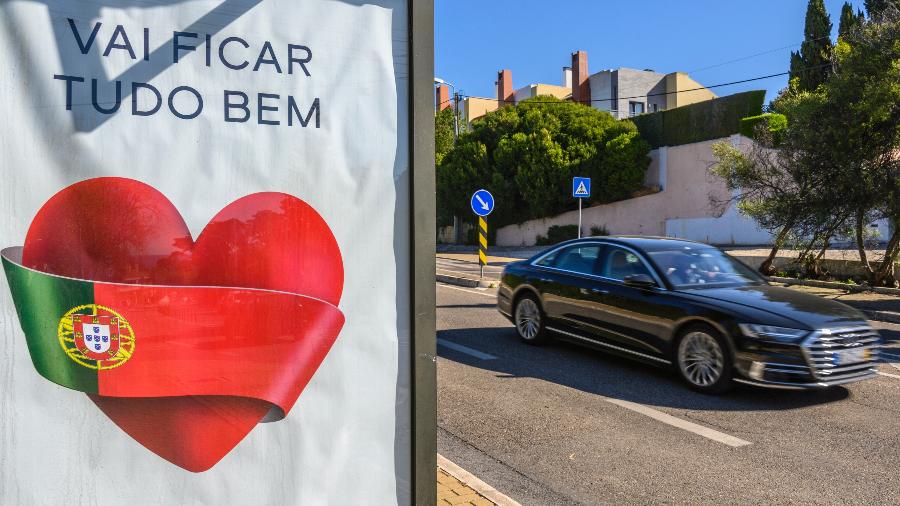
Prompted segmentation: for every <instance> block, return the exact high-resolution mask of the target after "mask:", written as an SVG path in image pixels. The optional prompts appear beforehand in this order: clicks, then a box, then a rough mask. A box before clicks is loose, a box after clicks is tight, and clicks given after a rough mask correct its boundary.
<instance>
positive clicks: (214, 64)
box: [0, 0, 411, 505]
mask: <svg viewBox="0 0 900 506" xmlns="http://www.w3.org/2000/svg"><path fill="white" fill-rule="evenodd" d="M406 9H407V5H406V1H405V0H402V1H401V0H377V1H375V0H373V1H362V0H224V1H222V0H150V1H147V0H140V1H139V0H107V1H90V0H77V1H75V0H8V1H7V0H4V1H3V2H2V3H0V61H2V62H3V66H4V71H3V72H2V73H0V104H2V115H3V121H2V123H0V132H2V134H0V167H2V171H3V176H4V177H3V185H2V187H0V207H2V213H0V241H2V244H0V247H2V248H3V266H4V271H5V275H6V280H5V285H6V286H5V287H4V288H3V289H2V292H0V371H2V373H0V449H2V457H0V503H3V504H305V505H309V504H397V503H399V504H408V503H409V502H410V500H411V499H410V498H411V495H410V494H411V492H410V490H409V488H410V483H409V476H410V462H409V459H410V442H409V437H410V436H409V426H410V420H409V417H410V406H409V402H408V397H409V377H408V363H407V361H408V352H407V350H408V346H409V337H410V335H409V317H410V316H409V307H408V305H409V300H408V298H407V296H405V295H404V294H405V293H406V291H405V287H407V286H408V285H409V265H410V259H409V239H408V230H409V210H408V205H409V202H408V198H407V196H408V194H409V190H408V180H407V177H408V165H409V146H408V138H409V135H408V125H407V123H408V112H407V111H408V89H407V88H408V75H407V72H408V62H407V36H408V34H407V31H408V29H407V26H408V25H407V15H408V14H407V10H406Z"/></svg>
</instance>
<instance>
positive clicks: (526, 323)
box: [514, 295, 547, 344]
mask: <svg viewBox="0 0 900 506" xmlns="http://www.w3.org/2000/svg"><path fill="white" fill-rule="evenodd" d="M514 314H515V324H516V332H518V333H519V337H521V338H522V340H523V341H525V342H526V343H529V344H540V343H543V342H545V341H546V340H547V331H546V328H545V325H544V321H545V318H544V312H543V310H541V305H540V303H539V302H538V301H537V298H536V297H534V296H533V295H525V296H523V297H522V298H520V299H519V300H518V301H517V302H516V308H515V311H514Z"/></svg>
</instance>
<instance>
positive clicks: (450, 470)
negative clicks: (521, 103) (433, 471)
mask: <svg viewBox="0 0 900 506" xmlns="http://www.w3.org/2000/svg"><path fill="white" fill-rule="evenodd" d="M437 465H438V467H440V468H441V469H443V470H444V471H446V472H447V474H449V475H450V476H452V477H454V478H456V479H457V480H459V481H461V482H463V483H465V484H466V485H468V486H469V488H471V489H472V490H474V491H476V492H478V493H479V494H481V495H483V496H484V497H486V498H488V500H490V501H493V502H494V504H497V505H498V506H522V505H521V504H519V503H518V502H516V501H514V500H513V499H510V498H509V497H508V496H506V495H504V494H503V493H502V492H499V491H498V490H497V489H495V488H494V487H492V486H490V485H488V484H487V483H485V482H483V481H481V480H479V479H478V477H477V476H475V475H473V474H472V473H470V472H468V471H466V470H465V469H463V468H461V467H459V466H458V465H456V464H454V463H453V462H450V461H449V460H447V458H445V457H444V456H443V455H441V454H440V453H438V455H437Z"/></svg>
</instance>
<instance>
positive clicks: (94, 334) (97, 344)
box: [81, 323, 112, 353]
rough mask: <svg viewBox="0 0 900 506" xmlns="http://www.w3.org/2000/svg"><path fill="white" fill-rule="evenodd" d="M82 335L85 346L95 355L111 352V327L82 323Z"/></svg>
mask: <svg viewBox="0 0 900 506" xmlns="http://www.w3.org/2000/svg"><path fill="white" fill-rule="evenodd" d="M81 328H82V333H83V337H82V339H84V346H85V347H86V348H87V349H88V350H90V351H92V352H94V353H105V352H107V351H109V346H110V341H111V337H112V335H111V333H110V331H109V325H102V324H99V323H82V324H81Z"/></svg>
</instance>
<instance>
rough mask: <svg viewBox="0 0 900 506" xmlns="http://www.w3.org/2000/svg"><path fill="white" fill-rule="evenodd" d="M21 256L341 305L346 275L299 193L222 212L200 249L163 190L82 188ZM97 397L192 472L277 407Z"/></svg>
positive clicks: (156, 280)
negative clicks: (270, 292) (300, 296)
mask: <svg viewBox="0 0 900 506" xmlns="http://www.w3.org/2000/svg"><path fill="white" fill-rule="evenodd" d="M22 261H23V264H24V265H25V266H27V267H30V268H32V269H36V270H40V271H44V272H48V273H52V274H57V275H61V276H66V277H72V278H78V279H86V280H91V281H106V282H114V283H133V284H142V285H178V286H217V287H238V288H256V289H265V290H273V291H279V292H287V293H291V294H301V295H305V296H308V297H312V298H316V299H319V300H322V301H325V302H327V303H329V304H332V305H334V306H337V304H338V303H339V301H340V297H341V291H342V289H343V277H344V272H343V264H342V261H341V255H340V250H339V248H338V245H337V242H336V241H335V239H334V236H333V235H332V233H331V229H330V228H329V227H328V225H327V223H325V221H324V220H323V219H322V218H321V216H319V215H318V213H316V211H315V210H314V209H313V208H312V207H310V206H309V205H307V204H306V203H304V202H303V201H302V200H300V199H297V198H296V197H293V196H290V195H287V194H282V193H256V194H252V195H248V196H246V197H243V198H241V199H239V200H237V201H235V202H233V203H232V204H230V205H228V206H227V207H226V208H225V209H223V210H222V211H221V212H220V213H219V214H217V215H216V216H215V217H214V218H213V219H212V220H211V221H210V223H209V224H208V225H207V226H206V228H205V229H204V230H203V232H202V233H201V234H200V236H199V237H198V239H197V241H196V242H195V241H193V240H192V238H191V234H190V231H189V230H188V228H187V226H186V225H185V223H184V220H183V218H182V217H181V215H180V214H179V213H178V211H177V210H176V209H175V207H174V206H173V205H172V203H171V202H169V200H168V199H166V197H165V196H164V195H162V194H161V193H160V192H158V191H157V190H156V189H154V188H153V187H151V186H148V185H146V184H143V183H140V182H138V181H134V180H131V179H124V178H97V179H91V180H87V181H82V182H80V183H76V184H74V185H72V186H69V187H68V188H66V189H64V190H62V191H60V192H59V193H57V194H56V195H55V196H53V197H52V198H51V199H50V200H49V201H48V202H47V204H45V205H44V207H43V208H41V210H40V211H39V212H38V214H37V216H36V217H35V219H34V221H33V222H32V224H31V227H30V228H29V230H28V234H27V237H26V240H25V245H24V250H23V257H22ZM339 329H340V326H339V325H338V326H337V328H336V329H335V330H334V332H333V334H334V335H333V336H330V340H326V341H327V342H320V343H314V344H315V345H316V346H318V347H316V346H313V348H315V349H312V350H307V351H304V353H305V354H306V355H308V356H311V357H312V358H310V359H308V363H309V364H312V366H314V367H313V368H312V370H310V371H307V373H305V375H303V376H302V378H301V379H300V380H298V381H300V382H302V384H301V385H292V387H293V388H296V395H299V393H300V391H301V390H302V388H303V387H304V386H305V384H306V381H308V380H309V377H311V376H312V374H313V373H314V372H315V369H317V368H318V366H319V364H321V361H322V360H323V359H324V357H325V354H327V352H328V349H330V347H331V344H332V343H333V342H334V339H335V338H336V336H337V332H338V331H339ZM236 360H239V358H236ZM306 363H307V362H304V364H306ZM273 367H274V365H273ZM90 397H91V399H92V400H93V401H94V403H95V404H96V405H97V406H98V407H99V408H100V409H101V410H103V412H104V413H105V414H106V415H107V416H108V417H109V418H110V419H112V420H113V421H114V422H115V423H116V424H117V425H118V426H119V427H121V428H122V430H124V431H125V432H127V433H128V434H129V435H131V436H132V437H133V438H134V439H135V440H137V441H138V442H139V443H141V444H142V445H144V446H145V447H146V448H148V449H150V450H151V451H153V452H154V453H156V454H157V455H160V456H161V457H163V458H165V459H167V460H170V461H171V462H173V463H175V464H177V465H179V466H181V467H183V468H185V469H188V470H191V471H195V472H199V471H204V470H206V469H209V468H210V467H212V466H213V465H215V463H216V462H218V461H219V460H220V459H221V458H222V457H224V456H225V455H226V454H227V453H228V452H229V451H231V449H232V448H234V446H235V445H237V444H238V443H239V442H240V441H241V440H242V439H243V438H244V437H245V436H246V435H247V434H248V433H249V432H250V431H251V430H252V429H253V427H254V426H255V425H256V424H257V423H259V422H260V421H261V420H262V419H263V418H264V417H265V416H266V414H267V413H268V412H269V410H270V409H271V408H272V404H271V403H268V402H265V401H263V400H260V399H253V398H248V397H230V396H214V395H196V396H188V397H159V398H135V397H129V398H123V397H105V396H100V395H90ZM293 400H296V398H294V399H293ZM291 404H292V402H291Z"/></svg>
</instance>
